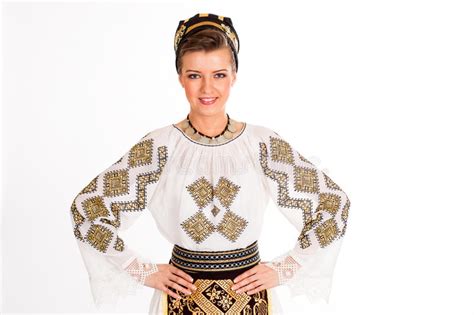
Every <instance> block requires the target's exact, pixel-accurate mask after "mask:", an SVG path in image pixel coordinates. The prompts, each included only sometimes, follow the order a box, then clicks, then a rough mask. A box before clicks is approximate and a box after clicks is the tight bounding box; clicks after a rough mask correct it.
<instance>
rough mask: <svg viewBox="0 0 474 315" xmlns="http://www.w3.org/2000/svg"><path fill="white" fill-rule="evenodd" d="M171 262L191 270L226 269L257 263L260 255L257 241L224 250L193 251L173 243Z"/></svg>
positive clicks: (245, 266)
mask: <svg viewBox="0 0 474 315" xmlns="http://www.w3.org/2000/svg"><path fill="white" fill-rule="evenodd" d="M171 262H173V264H175V265H176V266H178V267H179V268H181V269H186V270H191V271H204V272H209V271H211V272H212V271H228V270H236V269H246V268H247V267H251V266H254V265H257V264H258V263H259V262H260V255H259V252H258V244H257V241H255V242H253V243H252V244H250V245H249V246H247V247H245V248H239V249H236V250H226V251H193V250H189V249H186V248H183V247H181V246H178V245H176V244H175V245H174V247H173V252H172V256H171Z"/></svg>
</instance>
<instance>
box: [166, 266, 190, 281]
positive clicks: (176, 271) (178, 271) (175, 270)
mask: <svg viewBox="0 0 474 315" xmlns="http://www.w3.org/2000/svg"><path fill="white" fill-rule="evenodd" d="M171 272H172V273H174V274H175V275H178V276H180V277H181V278H183V279H185V280H187V281H190V282H193V277H191V276H190V275H188V274H187V273H186V272H184V271H183V270H181V269H179V268H176V267H175V266H173V265H171Z"/></svg>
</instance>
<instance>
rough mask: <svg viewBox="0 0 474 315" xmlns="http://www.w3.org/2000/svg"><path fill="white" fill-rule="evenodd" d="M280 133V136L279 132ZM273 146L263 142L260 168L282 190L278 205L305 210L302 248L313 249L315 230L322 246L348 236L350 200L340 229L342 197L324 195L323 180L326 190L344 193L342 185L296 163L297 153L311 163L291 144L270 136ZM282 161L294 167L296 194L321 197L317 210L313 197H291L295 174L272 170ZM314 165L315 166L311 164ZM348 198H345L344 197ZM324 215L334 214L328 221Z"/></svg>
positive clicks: (346, 199) (314, 169) (344, 209)
mask: <svg viewBox="0 0 474 315" xmlns="http://www.w3.org/2000/svg"><path fill="white" fill-rule="evenodd" d="M275 134H276V133H275ZM269 143H270V147H269V148H267V144H266V143H265V142H261V143H260V165H261V167H262V169H263V172H264V174H265V175H266V176H268V177H269V178H271V179H272V180H274V181H275V182H276V183H277V185H278V187H277V191H278V195H277V204H278V206H281V207H286V208H299V209H301V210H302V215H303V224H304V225H303V228H302V230H301V232H300V235H299V236H298V241H299V246H300V247H301V248H302V249H304V248H307V247H309V246H311V240H310V238H309V235H308V233H309V232H310V231H311V230H313V229H314V232H315V234H316V236H317V240H318V242H319V243H320V245H321V247H325V246H327V245H329V244H330V243H331V242H332V241H334V240H335V239H337V238H338V237H341V236H342V235H344V232H345V227H346V225H347V217H348V212H349V207H350V202H349V199H348V198H344V199H345V205H344V207H343V208H342V213H341V219H342V221H343V222H344V226H343V228H342V231H341V229H340V228H339V226H338V224H337V221H336V220H335V216H336V214H337V213H338V211H340V210H339V209H340V208H341V202H342V199H341V196H340V195H338V194H335V193H326V192H325V193H320V190H321V188H320V186H319V184H320V183H319V178H320V177H321V178H323V179H324V184H325V185H326V186H325V188H327V189H331V190H335V191H338V192H342V190H340V188H339V186H338V185H336V184H335V183H334V182H333V181H332V180H331V179H330V178H329V176H327V175H326V174H325V173H324V172H322V171H319V170H318V169H317V168H315V167H313V168H311V167H301V166H298V165H296V164H295V161H294V158H293V156H294V154H297V155H298V156H299V158H300V160H302V161H304V162H308V163H310V164H311V162H309V161H308V160H306V159H304V157H303V156H302V155H300V154H299V153H298V152H297V151H294V152H293V149H292V148H291V146H290V145H289V144H288V142H286V141H284V140H283V139H281V138H278V137H273V136H270V137H269ZM269 155H270V156H271V160H268V156H269ZM273 162H280V163H284V164H288V165H289V167H292V172H293V177H294V183H293V187H292V188H293V189H294V190H295V191H299V192H304V193H315V194H317V195H318V200H319V202H318V204H317V208H316V209H313V202H312V199H311V198H292V197H290V191H291V190H290V183H289V178H290V174H289V173H288V172H291V171H287V172H284V171H280V170H274V169H271V168H270V167H269V163H273ZM311 165H312V164H311ZM344 196H345V195H344ZM323 212H324V213H328V214H330V217H329V219H327V220H326V221H324V216H323Z"/></svg>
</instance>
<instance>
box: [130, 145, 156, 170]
mask: <svg viewBox="0 0 474 315" xmlns="http://www.w3.org/2000/svg"><path fill="white" fill-rule="evenodd" d="M152 158H153V139H148V140H145V141H142V142H140V143H138V144H136V145H135V146H134V147H133V148H132V149H131V150H130V155H129V158H128V166H129V167H130V168H132V167H136V166H141V165H146V164H150V163H151V162H152Z"/></svg>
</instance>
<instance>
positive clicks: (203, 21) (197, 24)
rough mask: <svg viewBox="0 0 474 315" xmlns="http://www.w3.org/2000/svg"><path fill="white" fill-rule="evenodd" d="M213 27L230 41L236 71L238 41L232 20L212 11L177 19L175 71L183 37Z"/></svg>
mask: <svg viewBox="0 0 474 315" xmlns="http://www.w3.org/2000/svg"><path fill="white" fill-rule="evenodd" d="M205 28H215V29H218V30H220V31H222V32H223V33H224V34H225V35H226V36H227V37H228V38H229V39H230V42H231V45H230V46H231V48H232V52H233V54H234V58H235V64H236V71H237V69H238V59H237V54H238V53H239V49H240V42H239V37H238V35H237V32H236V31H235V29H234V26H233V25H232V20H231V19H230V18H229V17H225V16H221V15H215V14H212V13H198V14H196V15H194V16H193V17H191V18H188V19H186V20H181V21H179V24H178V28H177V29H176V33H175V36H174V51H175V54H176V62H175V64H176V71H178V53H179V49H180V44H181V43H183V41H184V39H185V38H186V37H188V36H190V35H192V34H194V33H196V32H198V31H200V30H202V29H205Z"/></svg>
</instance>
